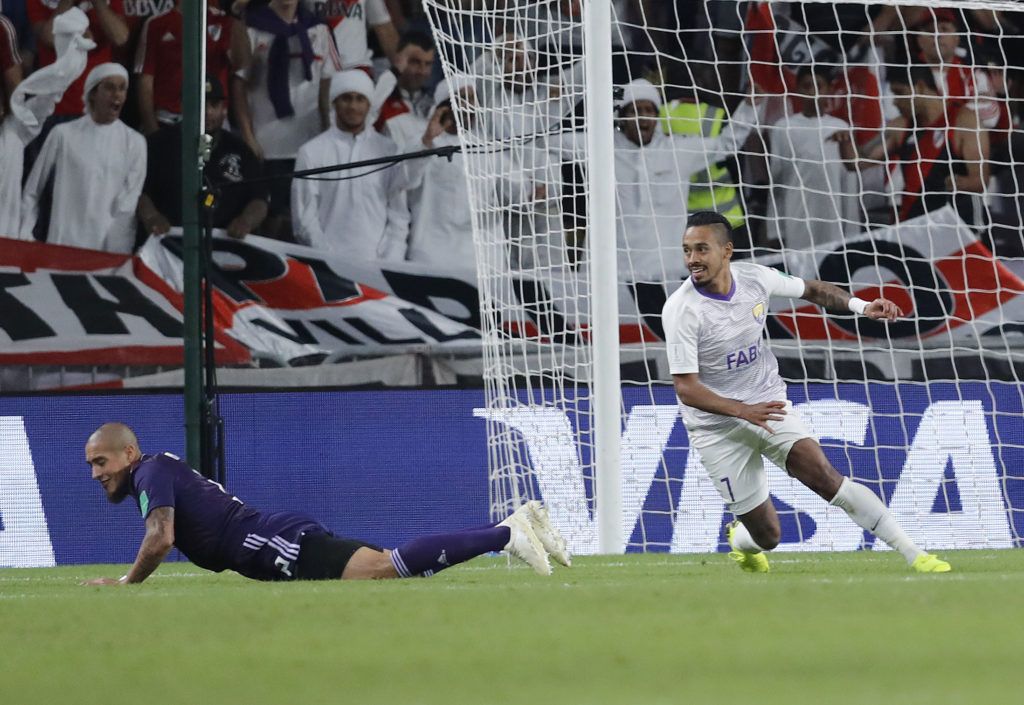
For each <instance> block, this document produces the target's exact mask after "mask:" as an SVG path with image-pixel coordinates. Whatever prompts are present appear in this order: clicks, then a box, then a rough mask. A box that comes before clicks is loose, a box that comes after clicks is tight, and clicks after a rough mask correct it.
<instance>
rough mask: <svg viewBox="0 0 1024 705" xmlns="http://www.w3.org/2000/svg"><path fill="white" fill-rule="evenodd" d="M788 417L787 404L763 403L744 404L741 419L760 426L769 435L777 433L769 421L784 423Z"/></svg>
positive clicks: (779, 402)
mask: <svg viewBox="0 0 1024 705" xmlns="http://www.w3.org/2000/svg"><path fill="white" fill-rule="evenodd" d="M785 416H786V402H784V401H763V402H761V403H760V404H744V405H743V413H742V414H741V415H740V418H741V419H743V420H744V421H749V422H750V423H752V424H754V425H755V426H760V427H761V428H763V429H764V430H766V431H768V432H769V433H775V431H774V430H773V429H772V427H771V426H769V425H768V422H769V421H782V419H783V418H785Z"/></svg>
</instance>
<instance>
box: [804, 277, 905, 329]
mask: <svg viewBox="0 0 1024 705" xmlns="http://www.w3.org/2000/svg"><path fill="white" fill-rule="evenodd" d="M801 298H803V299H804V300H805V301H810V302H811V303H812V304H817V305H818V306H821V307H822V308H824V309H827V310H830V311H844V312H845V311H850V310H852V309H851V306H850V302H851V301H854V302H855V303H856V302H859V301H860V299H855V297H854V296H852V295H851V294H850V293H849V292H848V291H844V290H843V289H840V288H839V287H838V286H836V285H835V284H829V283H828V282H823V281H820V280H818V279H808V280H806V281H805V282H804V295H803V296H802V297H801ZM864 304H865V308H864V311H863V314H864V315H865V316H867V317H868V318H871V319H873V320H876V321H878V320H885V321H895V320H896V319H897V318H900V317H902V316H903V311H902V309H900V307H899V306H897V305H896V304H894V303H893V302H892V301H889V299H883V298H877V299H875V300H874V301H868V302H864Z"/></svg>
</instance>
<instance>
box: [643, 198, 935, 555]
mask: <svg viewBox="0 0 1024 705" xmlns="http://www.w3.org/2000/svg"><path fill="white" fill-rule="evenodd" d="M732 254H733V243H732V225H731V224H730V223H729V221H728V220H727V219H726V218H725V217H724V216H722V215H721V214H719V213H715V212H714V211H698V212H696V213H692V214H690V217H689V219H688V220H687V223H686V230H685V232H684V233H683V257H684V258H685V262H686V267H687V269H689V270H690V278H689V279H687V280H686V281H685V282H683V284H682V286H680V287H679V288H678V289H677V290H676V291H675V293H673V294H672V295H671V296H670V297H669V298H668V301H667V302H666V303H665V307H664V309H663V310H662V323H663V324H664V326H665V342H666V343H667V348H668V349H667V352H668V361H669V371H670V372H671V373H672V380H673V383H674V385H675V391H676V396H678V397H679V401H680V402H681V403H682V405H683V408H682V412H683V422H684V424H685V426H686V432H687V434H688V436H689V438H690V448H691V449H692V450H696V451H697V452H698V453H699V454H700V458H701V462H702V463H703V464H704V467H705V468H706V469H707V471H708V475H709V476H710V477H711V480H712V482H713V483H714V485H715V488H716V489H717V490H718V492H719V494H721V495H722V499H724V500H725V502H726V504H728V506H729V509H730V511H731V512H732V513H733V514H734V515H735V516H736V517H737V520H736V521H734V522H732V523H731V524H729V526H728V528H727V530H726V539H727V540H728V543H729V547H730V548H731V549H732V550H731V551H730V553H729V557H730V558H732V559H733V560H734V561H736V563H737V564H738V565H739V567H740V568H741V569H742V570H744V571H746V572H750V573H767V572H768V571H769V566H768V559H767V558H766V557H765V555H764V553H765V552H766V551H770V550H771V549H773V548H775V547H776V546H778V544H779V539H780V535H781V529H780V525H779V515H778V513H777V512H776V510H775V505H774V504H773V503H772V500H771V498H770V497H769V496H768V481H767V476H766V474H765V470H764V462H763V460H762V458H763V457H767V458H768V459H769V460H771V461H772V462H774V463H775V464H776V465H777V466H779V467H780V468H784V469H785V470H786V472H788V473H789V474H790V475H792V476H793V477H794V478H796V479H797V480H799V481H800V482H802V483H803V484H804V485H805V486H807V487H808V488H810V489H811V490H812V491H814V492H815V493H816V494H817V495H818V496H820V497H821V498H822V499H824V500H825V501H826V502H828V503H829V504H832V505H834V506H837V507H840V508H841V509H843V510H844V511H845V512H846V513H847V515H849V517H850V519H852V520H853V522H854V523H855V524H857V525H858V526H860V527H861V528H863V529H866V530H867V531H870V532H871V533H872V534H874V535H875V536H876V537H878V538H879V539H881V540H882V541H884V542H885V543H887V544H888V545H889V546H891V547H892V548H894V549H895V550H897V551H899V552H900V553H901V554H902V555H903V557H904V558H905V559H906V560H907V563H908V564H909V565H910V567H911V569H913V570H914V571H917V572H919V573H946V572H949V570H950V565H949V563H947V562H946V561H944V560H942V559H940V558H938V557H937V556H934V555H932V554H931V553H928V552H926V551H924V550H923V549H921V548H920V547H919V546H918V545H917V544H915V543H914V541H913V540H911V538H910V537H909V536H908V535H907V534H906V532H904V531H903V529H902V528H901V527H900V525H899V524H898V523H897V522H896V519H895V517H893V515H892V514H891V513H890V512H889V508H888V507H886V506H885V504H883V502H882V500H880V499H879V498H878V495H876V494H875V493H874V492H872V491H871V490H870V489H868V488H867V487H865V486H864V485H861V484H859V483H857V482H854V481H853V480H852V479H850V478H848V477H843V476H842V475H841V474H839V471H838V470H836V469H835V468H834V467H832V464H831V463H830V462H829V460H828V458H827V457H826V456H825V453H824V452H823V451H822V449H821V445H820V444H819V443H818V439H817V438H815V436H814V434H813V433H811V431H810V429H808V428H807V426H806V425H805V424H804V422H803V421H802V420H801V419H800V416H799V415H798V414H796V413H792V412H793V404H792V402H790V401H788V400H787V399H786V384H785V382H783V380H782V377H780V376H779V365H778V363H777V362H776V360H775V356H774V355H773V354H772V351H771V348H770V347H768V345H766V344H765V340H764V328H765V323H766V319H767V313H768V301H769V299H770V298H771V297H772V296H781V297H786V298H790V299H803V300H804V301H809V302H811V303H813V304H817V305H818V306H821V307H822V308H827V309H831V310H833V311H844V310H845V311H850V312H852V313H856V314H857V315H860V316H867V317H868V318H871V319H873V320H885V321H894V320H896V319H897V318H899V317H901V316H902V315H903V312H902V311H901V310H900V309H899V307H898V306H897V305H896V304H894V303H893V302H892V301H889V300H888V299H884V298H877V299H875V300H874V301H864V300H862V299H858V298H857V297H854V296H851V295H850V294H849V293H848V292H846V291H843V290H842V289H840V288H839V287H837V286H836V285H834V284H829V283H828V282H823V281H819V280H817V279H808V280H806V281H805V280H802V279H798V278H797V277H792V276H789V275H788V274H783V273H782V272H780V271H778V270H776V269H770V268H768V267H764V266H762V265H760V264H754V263H752V262H732V261H731V260H732Z"/></svg>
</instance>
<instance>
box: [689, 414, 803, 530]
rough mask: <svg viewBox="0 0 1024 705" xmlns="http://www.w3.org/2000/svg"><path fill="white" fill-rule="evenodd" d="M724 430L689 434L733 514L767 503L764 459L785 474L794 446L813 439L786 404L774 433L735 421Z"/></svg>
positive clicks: (773, 423)
mask: <svg viewBox="0 0 1024 705" xmlns="http://www.w3.org/2000/svg"><path fill="white" fill-rule="evenodd" d="M731 421H732V423H730V424H729V425H728V426H725V427H724V428H718V429H715V430H712V431H699V430H698V431H694V432H692V433H690V434H689V436H690V446H691V447H692V448H695V449H696V450H697V452H698V453H699V454H700V459H701V462H702V463H703V464H704V467H705V468H707V471H708V475H710V476H711V482H712V484H714V486H715V488H716V489H717V490H718V492H719V494H721V495H722V499H724V500H725V503H726V504H727V505H728V506H729V510H730V511H731V512H732V513H733V514H737V515H740V514H746V513H747V512H749V511H751V510H753V509H755V508H756V507H758V506H760V505H761V503H763V502H764V501H765V500H766V499H768V475H767V473H765V471H764V462H763V460H762V456H763V457H765V458H768V459H769V460H770V461H772V462H773V463H775V464H776V465H777V466H779V467H780V468H782V470H783V471H785V470H786V458H787V457H788V456H789V451H790V450H791V449H792V448H793V444H794V443H796V442H797V441H799V440H802V439H804V438H814V434H813V433H811V432H810V430H809V429H808V428H807V426H805V425H804V422H803V419H801V418H800V415H799V414H797V413H796V412H794V411H793V404H792V402H789V401H787V402H786V416H785V417H784V418H783V419H782V421H773V422H769V424H768V425H769V426H771V427H772V428H773V429H774V430H775V432H774V433H768V431H766V430H764V429H763V428H761V427H760V426H755V425H754V424H752V423H750V422H748V421H743V420H742V419H732V420H731Z"/></svg>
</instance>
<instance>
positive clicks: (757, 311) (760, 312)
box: [751, 301, 765, 323]
mask: <svg viewBox="0 0 1024 705" xmlns="http://www.w3.org/2000/svg"><path fill="white" fill-rule="evenodd" d="M751 313H753V314H754V320H755V321H757V322H758V323H764V314H765V305H764V302H763V301H758V302H757V303H756V304H754V309H753V310H752V311H751Z"/></svg>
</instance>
